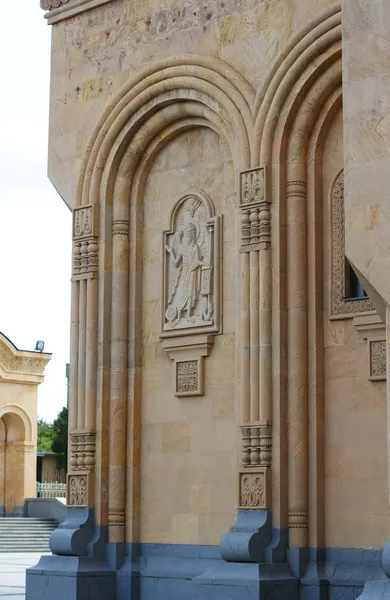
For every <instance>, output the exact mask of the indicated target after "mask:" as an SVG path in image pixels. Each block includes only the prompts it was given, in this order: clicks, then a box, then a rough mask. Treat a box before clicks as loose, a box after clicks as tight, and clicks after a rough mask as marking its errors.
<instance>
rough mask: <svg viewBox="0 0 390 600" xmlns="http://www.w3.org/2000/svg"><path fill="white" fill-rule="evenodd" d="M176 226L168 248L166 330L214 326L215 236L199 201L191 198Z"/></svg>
mask: <svg viewBox="0 0 390 600" xmlns="http://www.w3.org/2000/svg"><path fill="white" fill-rule="evenodd" d="M176 224H177V227H176V231H174V232H173V233H172V234H171V235H170V236H169V237H167V239H166V241H167V242H168V243H166V244H165V251H166V252H167V254H168V257H169V260H168V261H167V266H168V269H167V306H166V311H165V325H164V329H174V328H184V327H192V326H199V325H205V324H209V325H210V324H212V309H211V293H210V292H211V286H210V282H211V277H210V272H211V270H212V265H211V260H210V259H211V253H210V241H211V240H210V235H211V232H210V231H208V226H207V217H206V213H205V207H203V206H202V202H201V201H200V200H199V198H190V199H188V200H187V201H186V202H185V203H184V204H183V206H182V207H180V209H179V211H178V216H177V220H176Z"/></svg>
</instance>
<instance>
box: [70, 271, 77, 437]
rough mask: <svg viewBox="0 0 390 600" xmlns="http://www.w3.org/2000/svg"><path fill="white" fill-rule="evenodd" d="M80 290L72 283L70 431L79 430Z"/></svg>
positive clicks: (74, 282)
mask: <svg viewBox="0 0 390 600" xmlns="http://www.w3.org/2000/svg"><path fill="white" fill-rule="evenodd" d="M79 289H80V283H79V282H78V281H73V282H72V301H71V302H72V304H71V330H70V365H71V368H70V370H69V431H74V430H75V429H76V428H77V392H78V356H79Z"/></svg>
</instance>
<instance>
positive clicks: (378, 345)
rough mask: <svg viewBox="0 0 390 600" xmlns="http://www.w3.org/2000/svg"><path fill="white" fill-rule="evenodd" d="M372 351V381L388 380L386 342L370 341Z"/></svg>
mask: <svg viewBox="0 0 390 600" xmlns="http://www.w3.org/2000/svg"><path fill="white" fill-rule="evenodd" d="M368 344H369V349H370V357H369V359H370V379H371V380H376V381H381V380H384V379H386V372H387V366H386V340H378V339H377V340H375V339H371V340H368Z"/></svg>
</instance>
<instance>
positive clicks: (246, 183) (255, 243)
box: [240, 167, 271, 252]
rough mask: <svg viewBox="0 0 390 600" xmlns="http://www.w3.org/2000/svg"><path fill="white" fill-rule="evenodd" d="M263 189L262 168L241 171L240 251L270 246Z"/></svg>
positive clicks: (269, 225)
mask: <svg viewBox="0 0 390 600" xmlns="http://www.w3.org/2000/svg"><path fill="white" fill-rule="evenodd" d="M265 190H266V176H265V169H264V168H262V167H259V168H257V169H250V170H248V171H242V172H241V205H240V213H241V248H240V251H241V252H250V251H252V250H260V249H266V248H269V246H270V243H271V212H270V207H269V203H268V202H267V198H266V192H265Z"/></svg>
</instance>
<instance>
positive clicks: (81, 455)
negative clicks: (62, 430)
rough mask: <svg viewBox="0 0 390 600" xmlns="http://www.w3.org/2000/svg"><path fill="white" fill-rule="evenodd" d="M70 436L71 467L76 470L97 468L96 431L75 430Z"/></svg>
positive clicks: (72, 470)
mask: <svg viewBox="0 0 390 600" xmlns="http://www.w3.org/2000/svg"><path fill="white" fill-rule="evenodd" d="M69 438H70V469H71V472H75V471H93V470H94V468H95V443H96V433H95V432H94V431H73V432H71V433H70V434H69Z"/></svg>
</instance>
